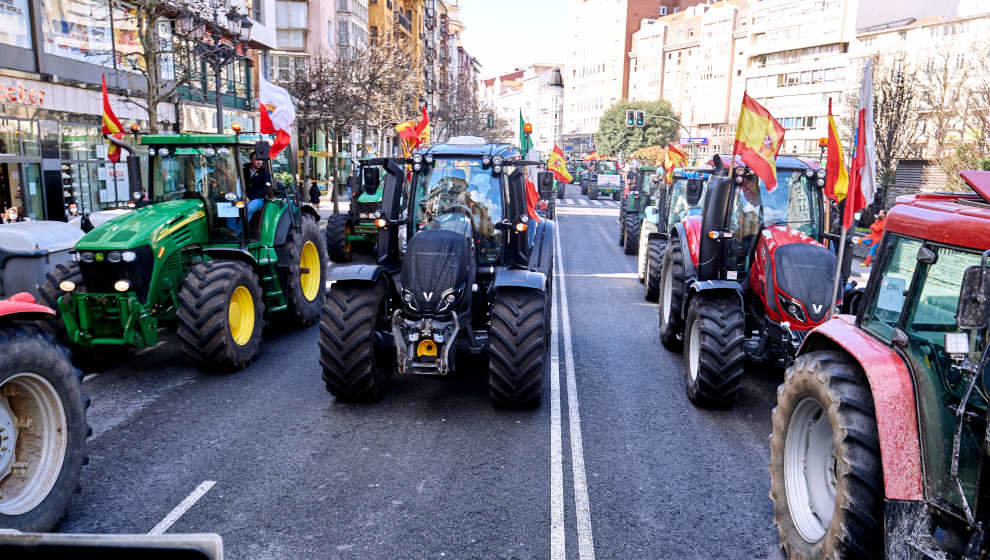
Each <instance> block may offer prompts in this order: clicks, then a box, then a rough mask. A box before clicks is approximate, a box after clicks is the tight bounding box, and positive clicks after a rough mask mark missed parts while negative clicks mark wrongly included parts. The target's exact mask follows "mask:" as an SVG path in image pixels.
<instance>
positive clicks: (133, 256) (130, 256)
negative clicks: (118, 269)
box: [120, 251, 137, 263]
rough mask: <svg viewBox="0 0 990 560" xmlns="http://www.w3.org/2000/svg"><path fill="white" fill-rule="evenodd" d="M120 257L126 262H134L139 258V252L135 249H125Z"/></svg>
mask: <svg viewBox="0 0 990 560" xmlns="http://www.w3.org/2000/svg"><path fill="white" fill-rule="evenodd" d="M120 259H121V260H122V261H124V262H126V263H129V262H134V261H136V260H137V253H135V252H134V251H124V252H123V253H121V254H120Z"/></svg>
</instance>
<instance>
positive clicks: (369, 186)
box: [326, 158, 385, 263]
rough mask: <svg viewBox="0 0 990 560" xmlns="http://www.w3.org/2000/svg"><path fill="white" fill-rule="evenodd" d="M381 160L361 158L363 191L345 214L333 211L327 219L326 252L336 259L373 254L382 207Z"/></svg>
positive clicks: (382, 173) (382, 171)
mask: <svg viewBox="0 0 990 560" xmlns="http://www.w3.org/2000/svg"><path fill="white" fill-rule="evenodd" d="M383 161H384V160H382V159H372V158H365V159H362V160H360V162H359V164H360V169H361V173H360V175H359V177H360V178H361V190H360V194H358V195H357V197H356V198H354V193H351V197H352V198H351V205H350V209H349V210H348V211H347V213H346V214H333V215H331V216H330V219H329V220H328V221H327V239H326V240H327V253H328V254H329V256H330V260H332V261H334V262H338V263H339V262H350V260H351V259H353V258H354V253H355V252H362V253H372V252H373V251H374V249H375V243H377V242H378V226H376V225H375V219H376V215H375V213H376V212H379V211H380V210H381V209H382V193H383V192H384V190H385V189H384V187H383V185H382V177H383V176H384V174H385V171H384V169H383V168H382V162H383Z"/></svg>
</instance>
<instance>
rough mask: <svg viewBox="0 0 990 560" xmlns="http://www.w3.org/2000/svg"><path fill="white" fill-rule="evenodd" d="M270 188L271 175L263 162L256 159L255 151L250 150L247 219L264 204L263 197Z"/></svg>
mask: <svg viewBox="0 0 990 560" xmlns="http://www.w3.org/2000/svg"><path fill="white" fill-rule="evenodd" d="M271 189H272V176H271V174H270V173H269V172H268V168H267V167H265V162H263V161H261V160H260V159H258V153H257V152H251V163H250V164H248V177H247V198H248V207H247V221H248V223H251V216H252V215H254V213H255V212H257V211H258V210H261V207H262V206H264V205H265V197H267V196H268V194H269V192H270V191H271Z"/></svg>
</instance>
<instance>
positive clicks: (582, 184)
mask: <svg viewBox="0 0 990 560" xmlns="http://www.w3.org/2000/svg"><path fill="white" fill-rule="evenodd" d="M578 184H579V186H580V187H581V194H583V195H585V196H588V181H586V180H581V181H579V183H578Z"/></svg>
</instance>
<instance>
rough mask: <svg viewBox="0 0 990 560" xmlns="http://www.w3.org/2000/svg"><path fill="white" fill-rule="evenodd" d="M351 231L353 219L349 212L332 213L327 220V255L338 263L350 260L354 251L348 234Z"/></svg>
mask: <svg viewBox="0 0 990 560" xmlns="http://www.w3.org/2000/svg"><path fill="white" fill-rule="evenodd" d="M350 231H351V221H350V218H349V217H348V216H347V214H331V215H330V218H329V219H328V220H327V255H328V256H329V257H330V260H332V261H333V262H337V263H344V262H350V261H351V259H353V258H354V251H353V250H352V249H351V244H350V242H348V241H347V234H348V233H349V232H350Z"/></svg>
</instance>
